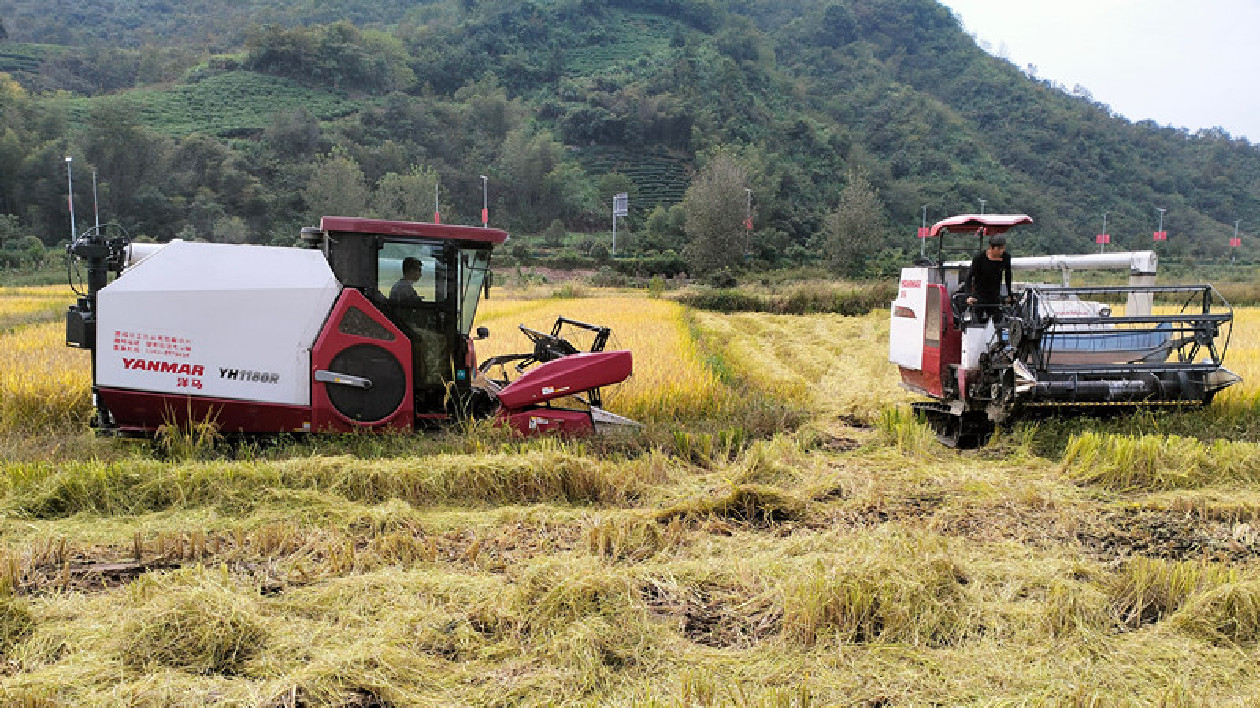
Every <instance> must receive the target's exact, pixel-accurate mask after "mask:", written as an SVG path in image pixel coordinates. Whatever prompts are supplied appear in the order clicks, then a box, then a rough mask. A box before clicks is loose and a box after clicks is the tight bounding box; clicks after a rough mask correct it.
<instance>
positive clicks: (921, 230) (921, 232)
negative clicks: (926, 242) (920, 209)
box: [919, 226, 932, 238]
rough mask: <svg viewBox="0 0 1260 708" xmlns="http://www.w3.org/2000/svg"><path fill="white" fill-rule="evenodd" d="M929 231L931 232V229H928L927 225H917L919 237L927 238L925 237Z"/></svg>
mask: <svg viewBox="0 0 1260 708" xmlns="http://www.w3.org/2000/svg"><path fill="white" fill-rule="evenodd" d="M931 232H932V230H931V229H929V228H928V227H926V226H920V227H919V238H927V237H928V234H929V233H931Z"/></svg>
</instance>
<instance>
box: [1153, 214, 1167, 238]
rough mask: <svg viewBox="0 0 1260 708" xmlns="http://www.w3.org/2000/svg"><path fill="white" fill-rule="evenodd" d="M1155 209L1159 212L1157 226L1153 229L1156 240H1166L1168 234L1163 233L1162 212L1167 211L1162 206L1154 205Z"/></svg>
mask: <svg viewBox="0 0 1260 708" xmlns="http://www.w3.org/2000/svg"><path fill="white" fill-rule="evenodd" d="M1155 211H1158V212H1159V228H1158V229H1156V231H1155V240H1156V241H1167V240H1168V234H1166V233H1164V212H1166V211H1168V210H1167V209H1164V208H1162V207H1155Z"/></svg>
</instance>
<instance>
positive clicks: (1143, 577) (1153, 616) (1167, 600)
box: [1105, 556, 1238, 628]
mask: <svg viewBox="0 0 1260 708" xmlns="http://www.w3.org/2000/svg"><path fill="white" fill-rule="evenodd" d="M1237 577H1238V573H1237V571H1236V570H1234V569H1232V568H1229V567H1226V566H1223V565H1219V564H1215V563H1207V562H1198V561H1180V562H1179V561H1167V560H1163V559H1159V558H1145V557H1141V556H1138V557H1135V558H1132V559H1130V560H1129V561H1128V562H1126V563H1125V565H1124V568H1123V569H1121V571H1120V572H1119V573H1118V574H1117V575H1116V576H1115V577H1114V578H1112V579H1111V580H1110V581H1109V582H1107V583H1105V592H1106V593H1107V595H1108V596H1109V597H1110V598H1111V610H1112V613H1113V614H1114V615H1115V617H1116V620H1117V621H1119V622H1120V623H1121V624H1122V625H1124V626H1127V627H1130V628H1137V627H1140V626H1142V625H1144V624H1150V623H1152V622H1158V621H1159V620H1161V619H1163V618H1164V617H1167V616H1168V615H1170V614H1172V613H1173V612H1175V611H1176V610H1177V609H1178V608H1179V607H1181V605H1182V604H1183V603H1184V602H1185V601H1186V600H1187V599H1188V598H1189V597H1190V596H1191V595H1193V594H1194V593H1196V592H1198V591H1200V590H1203V589H1210V588H1216V587H1218V586H1221V585H1225V584H1228V583H1232V582H1234V581H1235V580H1236V579H1237Z"/></svg>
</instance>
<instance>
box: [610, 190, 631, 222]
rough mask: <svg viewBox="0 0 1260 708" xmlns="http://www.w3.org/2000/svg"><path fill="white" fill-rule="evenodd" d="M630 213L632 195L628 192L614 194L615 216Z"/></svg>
mask: <svg viewBox="0 0 1260 708" xmlns="http://www.w3.org/2000/svg"><path fill="white" fill-rule="evenodd" d="M629 213H630V195H629V194H627V193H626V192H622V193H621V194H615V195H613V216H627V215H628V214H629Z"/></svg>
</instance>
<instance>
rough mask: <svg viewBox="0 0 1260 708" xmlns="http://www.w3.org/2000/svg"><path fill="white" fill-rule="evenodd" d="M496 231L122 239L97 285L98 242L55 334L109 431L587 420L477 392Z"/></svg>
mask: <svg viewBox="0 0 1260 708" xmlns="http://www.w3.org/2000/svg"><path fill="white" fill-rule="evenodd" d="M507 238H508V234H507V233H506V232H505V231H502V230H499V229H490V228H478V227H468V226H452V225H445V224H427V223H416V222H399V221H384V220H377V219H360V218H350V217H324V218H323V219H322V220H321V222H320V226H319V227H318V228H315V227H311V228H306V229H303V230H302V244H303V246H305V248H278V247H269V246H253V245H229V244H210V243H185V242H181V241H175V242H172V243H170V244H165V245H162V246H160V247H152V248H149V249H147V250H144V251H134V252H133V250H132V249H127V250H126V251H125V253H128V254H130V255H131V256H132V261H133V262H131V263H130V265H129V266H128V267H127V268H126V269H125V270H123V271H122V272H121V275H119V277H117V279H115V280H114V281H113V282H110V283H108V284H107V282H106V281H107V277H106V275H105V274H104V273H95V274H94V269H96V268H100V267H102V266H107V265H108V263H109V259H108V258H107V257H106V258H102V259H96V260H93V258H92V257H91V256H93V255H94V254H95V253H96V250H100V249H99V248H96V249H95V250H94V248H93V247H89V246H90V245H91V244H87V245H85V246H81V253H74V255H79V256H81V257H82V258H83V259H84V260H85V261H86V262H87V267H88V273H89V277H88V281H89V283H91V284H92V287H89V292H88V293H87V294H85V296H84V297H83V298H81V299H80V301H79V303H78V304H77V305H75V306H73V307H72V308H71V310H70V312H69V313H67V344H68V345H69V346H74V347H81V348H85V349H90V350H92V353H93V396H94V400H95V402H96V406H97V415H96V421H95V423H96V425H97V426H98V428H99V429H100V430H101V431H102V432H107V433H112V434H126V435H145V434H151V433H152V432H154V431H155V430H157V429H158V428H159V427H160V426H162V425H164V424H171V423H175V424H184V423H188V422H194V421H203V420H204V421H213V422H214V423H215V424H216V425H217V426H218V427H219V429H220V430H222V431H223V432H226V433H280V432H312V431H318V432H347V431H353V430H412V429H415V428H419V427H425V426H427V425H433V424H440V423H445V422H450V421H454V420H459V419H463V418H467V417H475V416H483V417H484V416H496V417H498V418H500V419H501V420H502V421H503V422H504V423H506V424H511V425H514V426H516V427H518V428H519V429H521V430H522V431H523V432H535V431H545V430H561V431H565V432H576V433H581V432H587V431H591V430H595V429H596V425H595V417H596V415H597V414H596V413H593V412H591V411H590V410H585V411H580V412H576V413H575V412H566V413H563V414H562V416H567V417H568V418H572V420H568V419H567V418H566V420H568V422H567V423H566V424H565V425H549V424H547V423H546V422H545V421H548V420H550V417H549V416H550V415H551V413H550V410H551V409H550V406H549V405H548V399H547V398H546V397H545V396H542V395H537V396H532V397H531V396H525V397H524V398H523V399H521V398H520V393H521V391H522V390H523V387H522V388H515V389H514V388H513V387H505V388H504V389H503V390H500V391H488V390H486V388H485V387H484V386H483V385H479V384H478V379H479V377H478V368H477V361H476V355H475V349H474V341H475V340H477V339H482V338H484V337H487V336H489V333H488V331H486V329H485V328H484V327H483V328H479V329H478V330H477V331H476V332H474V331H473V321H474V318H475V316H476V313H477V306H478V304H479V302H480V298H481V297H482V294H483V293H487V294H488V292H489V288H490V256H491V252H492V250H493V248H494V247H495V246H496V245H499V244H502V243H503V242H504V241H506V240H507ZM106 255H107V256H108V254H106ZM138 256H143V257H142V258H141V257H138ZM115 260H116V259H115ZM574 353H576V351H574ZM563 358H565V357H555V358H554V359H553V360H552V361H549V362H547V363H545V364H542V365H540V366H539V367H538V368H540V369H541V368H543V367H544V366H550V367H551V369H550V371H549V372H548V374H547V376H548V377H549V379H550V381H551V385H552V387H553V388H554V387H556V386H557V385H567V387H568V389H569V390H572V391H575V392H583V391H588V390H590V389H597V388H598V387H599V386H604V385H608V384H611V383H616V382H618V381H621V380H623V379H625V378H626V377H627V376H629V375H630V369H631V362H630V353H629V352H624V351H623V352H601V353H600V356H599V357H598V358H597V359H596V360H595V361H586V362H585V363H584V365H583V366H582V367H575V366H572V365H566V364H565V363H564V362H563V361H560V359H563ZM577 368H580V369H581V370H582V371H583V372H585V373H582V374H580V375H577V374H575V373H574V370H575V369H577ZM524 378H525V377H522V379H524ZM556 381H559V382H560V383H559V384H557V383H556ZM517 383H518V384H519V382H517ZM505 394H509V395H507V397H506V398H504V395H505ZM522 413H524V414H526V415H525V417H524V418H523V419H522V420H523V421H524V422H520V423H519V424H518V420H517V418H514V416H517V417H519V416H520V415H521V414H522ZM530 416H532V418H533V419H535V422H534V424H533V425H532V426H531V425H529V424H528V420H529V419H530ZM582 416H585V417H582ZM538 420H543V421H544V422H543V423H539V422H538Z"/></svg>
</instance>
